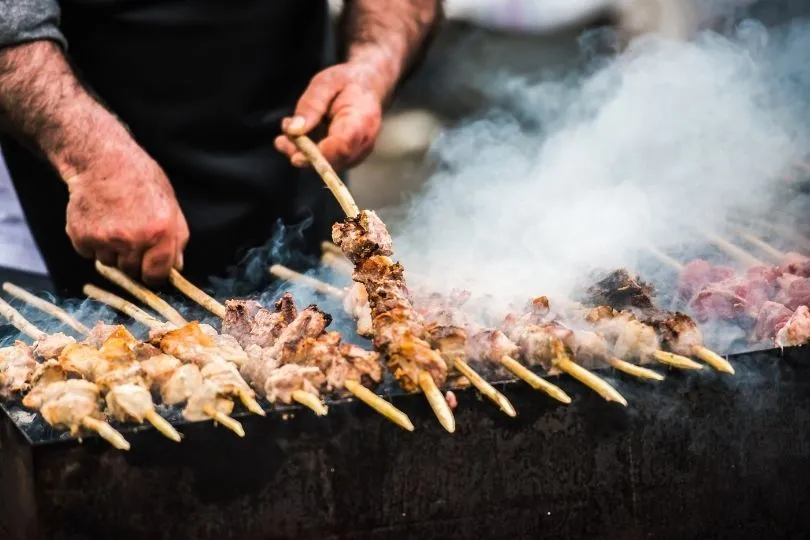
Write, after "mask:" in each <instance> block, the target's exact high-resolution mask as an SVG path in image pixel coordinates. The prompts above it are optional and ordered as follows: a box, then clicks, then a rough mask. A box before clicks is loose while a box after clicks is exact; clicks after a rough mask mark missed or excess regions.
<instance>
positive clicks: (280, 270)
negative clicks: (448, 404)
mask: <svg viewBox="0 0 810 540" xmlns="http://www.w3.org/2000/svg"><path fill="white" fill-rule="evenodd" d="M270 273H271V274H273V275H274V276H276V277H279V278H281V279H287V280H290V281H295V280H298V281H299V282H301V283H304V284H306V285H308V286H310V287H311V288H313V289H315V290H317V291H319V292H322V293H325V294H329V295H331V296H334V297H336V298H345V293H344V291H341V290H340V289H338V288H337V287H333V286H332V285H329V284H328V283H324V282H322V281H320V280H318V279H315V278H312V277H310V276H307V275H304V274H300V273H298V272H295V271H294V270H291V269H289V268H287V267H285V266H282V265H279V264H276V265H273V266H271V267H270ZM358 285H360V284H358ZM360 286H361V287H362V285H360ZM366 298H367V297H366ZM344 307H345V306H344ZM361 311H363V312H364V313H368V316H367V317H364V319H367V320H370V319H371V315H370V311H369V309H368V305H367V304H366V307H365V309H362V310H361ZM350 314H352V313H350ZM425 328H426V330H427V335H428V336H429V337H430V339H429V341H430V342H431V343H432V344H433V345H434V346H435V347H436V348H437V349H438V350H439V351H442V356H443V357H444V358H445V360H446V361H448V364H449V365H451V366H452V367H453V368H455V369H456V370H457V371H458V372H459V373H461V374H462V375H463V376H464V377H466V378H467V380H469V381H470V384H472V385H473V386H474V387H475V388H476V389H477V390H478V391H479V392H481V394H482V395H483V396H486V397H487V398H488V399H489V400H491V401H492V402H493V403H495V404H496V405H498V407H499V408H500V409H501V410H502V411H503V412H504V413H506V414H507V415H508V416H513V417H514V416H517V413H516V412H515V408H514V407H513V406H512V403H511V402H510V401H509V399H508V398H507V397H506V396H504V395H503V394H502V393H500V392H498V390H496V389H495V387H493V386H492V385H491V384H489V383H488V382H487V381H486V380H485V379H484V378H483V377H481V375H479V374H478V373H476V372H475V370H473V369H472V368H471V367H470V365H469V364H468V363H467V362H466V353H465V352H464V349H465V345H464V343H462V344H461V349H462V350H461V353H460V354H458V353H455V354H452V358H448V355H447V352H446V349H445V347H443V346H441V345H440V344H439V343H440V342H441V341H442V340H443V339H444V337H440V336H441V335H442V333H443V332H446V331H448V330H452V329H451V328H450V327H445V326H439V325H436V324H435V323H434V324H428V325H426V327H425ZM456 330H457V331H456V334H457V335H456V336H455V337H456V338H457V339H460V340H461V341H462V342H466V340H467V336H466V331H465V330H464V329H461V328H457V329H456ZM372 334H373V329H372ZM569 400H570V398H569Z"/></svg>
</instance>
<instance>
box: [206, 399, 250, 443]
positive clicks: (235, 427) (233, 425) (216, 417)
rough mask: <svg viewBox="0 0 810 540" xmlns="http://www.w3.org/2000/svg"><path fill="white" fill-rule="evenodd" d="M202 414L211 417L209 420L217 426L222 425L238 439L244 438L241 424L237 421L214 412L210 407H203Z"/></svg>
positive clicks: (216, 411)
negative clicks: (238, 437)
mask: <svg viewBox="0 0 810 540" xmlns="http://www.w3.org/2000/svg"><path fill="white" fill-rule="evenodd" d="M203 412H204V413H205V414H207V415H208V416H210V417H211V419H212V420H213V421H214V422H216V423H217V424H222V425H223V426H225V427H226V428H227V429H229V430H231V431H233V432H234V433H236V434H237V435H238V436H240V437H244V436H245V429H244V428H243V427H242V424H241V423H240V422H239V421H238V420H234V419H233V418H231V417H230V416H228V415H227V414H225V413H223V412H220V411H218V410H216V408H214V407H213V406H212V405H206V406H205V407H203Z"/></svg>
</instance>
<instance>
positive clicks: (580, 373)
mask: <svg viewBox="0 0 810 540" xmlns="http://www.w3.org/2000/svg"><path fill="white" fill-rule="evenodd" d="M554 365H555V366H556V367H557V368H558V369H559V370H560V371H562V372H564V373H567V374H569V375H570V376H572V377H573V378H575V379H576V380H578V381H579V382H581V383H582V384H584V385H585V386H587V387H588V388H590V389H591V390H593V391H594V392H596V393H597V394H599V395H600V396H602V397H603V398H605V399H606V400H607V401H615V402H616V403H619V404H621V405H623V406H625V407H627V400H626V399H624V396H622V395H621V394H620V393H619V392H618V391H617V390H616V389H615V388H613V387H612V386H610V385H609V384H608V383H607V381H604V380H602V379H601V378H600V377H597V376H596V375H594V374H593V373H591V372H590V371H588V370H587V369H585V368H584V367H582V366H580V365H579V364H577V363H575V362H574V361H573V360H571V359H570V358H568V355H565V354H559V355H557V358H556V360H555V361H554Z"/></svg>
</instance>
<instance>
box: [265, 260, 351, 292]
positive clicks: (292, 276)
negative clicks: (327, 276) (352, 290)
mask: <svg viewBox="0 0 810 540" xmlns="http://www.w3.org/2000/svg"><path fill="white" fill-rule="evenodd" d="M270 273H271V274H272V275H274V276H275V277H277V278H279V279H283V280H285V281H291V282H293V283H301V284H302V285H305V286H307V287H309V288H310V289H313V290H315V291H317V292H319V293H321V294H325V295H328V296H334V297H336V298H342V297H343V295H344V291H343V290H342V289H338V288H337V287H335V286H332V285H330V284H328V283H324V282H323V281H321V280H320V279H316V278H314V277H312V276H307V275H305V274H302V273H300V272H296V271H295V270H292V269H290V268H287V267H286V266H283V265H280V264H274V265H273V266H271V267H270Z"/></svg>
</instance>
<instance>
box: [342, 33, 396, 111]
mask: <svg viewBox="0 0 810 540" xmlns="http://www.w3.org/2000/svg"><path fill="white" fill-rule="evenodd" d="M399 58H400V57H399V55H397V54H396V53H395V52H394V51H389V50H386V49H385V48H383V47H380V46H378V45H371V44H367V45H356V46H354V47H352V48H351V49H350V50H349V57H348V59H347V61H346V65H347V66H348V67H349V69H350V71H351V72H352V76H353V77H354V78H356V79H357V80H360V81H362V82H363V83H364V84H365V85H366V86H368V87H369V88H371V89H372V90H373V91H374V93H375V94H376V95H377V97H378V98H379V99H380V103H385V102H386V101H387V100H388V99H389V98H390V97H391V95H392V94H393V92H394V89H395V88H396V85H397V82H398V81H399V79H400V77H401V75H402V69H403V66H402V62H401V60H400V59H399Z"/></svg>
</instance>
